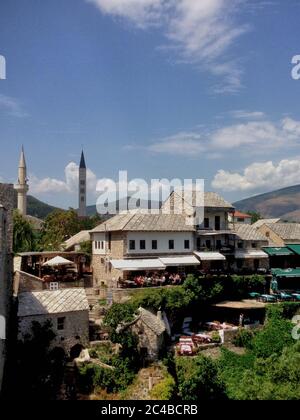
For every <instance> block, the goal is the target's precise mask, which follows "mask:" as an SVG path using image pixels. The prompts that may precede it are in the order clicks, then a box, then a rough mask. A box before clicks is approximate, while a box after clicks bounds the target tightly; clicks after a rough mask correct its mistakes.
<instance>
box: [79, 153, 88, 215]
mask: <svg viewBox="0 0 300 420" xmlns="http://www.w3.org/2000/svg"><path fill="white" fill-rule="evenodd" d="M78 216H79V217H86V166H85V159H84V153H83V151H82V152H81V159H80V165H79V209H78Z"/></svg>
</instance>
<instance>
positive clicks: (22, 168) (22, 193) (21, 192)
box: [15, 146, 29, 216]
mask: <svg viewBox="0 0 300 420" xmlns="http://www.w3.org/2000/svg"><path fill="white" fill-rule="evenodd" d="M15 190H16V191H17V193H18V210H19V212H20V213H21V215H22V216H26V215H27V193H28V190H29V186H28V180H27V167H26V160H25V153H24V148H23V146H22V150H21V156H20V161H19V171H18V183H17V184H16V185H15Z"/></svg>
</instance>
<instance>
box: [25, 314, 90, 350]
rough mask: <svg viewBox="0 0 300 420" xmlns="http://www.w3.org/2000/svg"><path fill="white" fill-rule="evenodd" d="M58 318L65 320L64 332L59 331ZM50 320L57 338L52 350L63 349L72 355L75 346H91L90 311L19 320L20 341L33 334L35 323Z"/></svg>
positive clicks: (35, 316)
mask: <svg viewBox="0 0 300 420" xmlns="http://www.w3.org/2000/svg"><path fill="white" fill-rule="evenodd" d="M58 318H65V326H64V330H58V329H57V322H58ZM48 320H50V321H51V323H52V330H53V331H54V333H55V334H56V338H55V339H54V340H53V341H52V343H51V348H55V347H61V348H63V349H64V351H65V352H66V353H67V355H70V350H71V349H72V347H73V346H75V345H77V344H80V345H82V346H83V347H88V346H89V313H88V311H77V312H67V313H58V314H47V315H34V316H26V317H20V318H19V339H20V340H23V339H24V336H25V335H26V334H30V333H31V326H32V322H33V321H37V322H39V323H40V324H43V323H45V322H46V321H48Z"/></svg>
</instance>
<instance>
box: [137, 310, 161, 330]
mask: <svg viewBox="0 0 300 420" xmlns="http://www.w3.org/2000/svg"><path fill="white" fill-rule="evenodd" d="M139 313H140V319H141V320H142V321H143V322H144V323H145V324H146V325H147V327H149V328H150V329H151V330H152V331H153V332H154V333H155V334H156V335H161V334H163V333H164V332H165V331H166V326H165V323H164V321H163V320H161V319H159V318H158V316H157V315H155V314H153V313H152V312H150V311H147V310H146V309H144V308H139Z"/></svg>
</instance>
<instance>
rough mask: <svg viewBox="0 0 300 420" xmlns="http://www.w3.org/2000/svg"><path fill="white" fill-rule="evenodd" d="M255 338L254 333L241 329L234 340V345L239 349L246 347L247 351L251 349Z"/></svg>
mask: <svg viewBox="0 0 300 420" xmlns="http://www.w3.org/2000/svg"><path fill="white" fill-rule="evenodd" d="M253 338H254V333H253V331H251V330H244V329H240V330H239V332H238V334H237V335H236V337H235V338H234V340H233V344H234V345H235V346H237V347H246V348H247V349H251V348H252V340H253Z"/></svg>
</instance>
